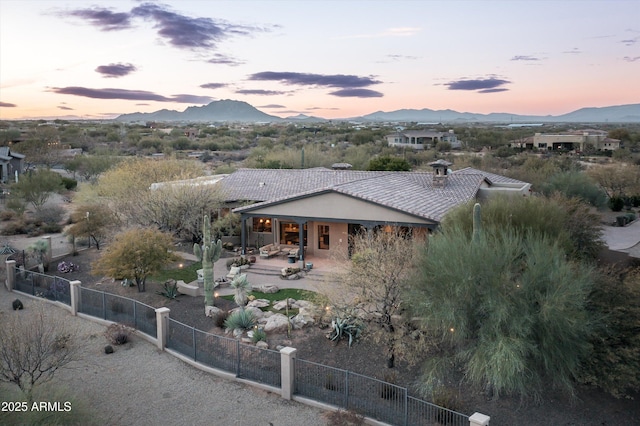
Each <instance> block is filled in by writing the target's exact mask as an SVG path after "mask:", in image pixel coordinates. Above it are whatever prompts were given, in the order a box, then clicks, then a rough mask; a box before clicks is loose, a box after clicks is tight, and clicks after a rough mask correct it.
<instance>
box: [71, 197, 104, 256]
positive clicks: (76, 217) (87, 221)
mask: <svg viewBox="0 0 640 426" xmlns="http://www.w3.org/2000/svg"><path fill="white" fill-rule="evenodd" d="M71 221H72V222H73V224H72V225H71V226H69V228H67V230H66V233H67V234H68V235H71V236H72V237H73V238H74V241H75V239H76V238H79V237H85V238H87V239H89V241H91V240H93V241H94V243H95V244H96V249H97V250H100V244H101V243H102V242H103V241H104V240H105V239H106V238H107V236H108V235H109V231H110V229H112V228H114V227H115V226H116V225H117V220H116V217H115V215H114V214H113V213H112V212H111V210H109V208H108V207H105V206H104V205H101V204H83V205H80V206H78V207H76V208H75V209H74V211H73V213H71Z"/></svg>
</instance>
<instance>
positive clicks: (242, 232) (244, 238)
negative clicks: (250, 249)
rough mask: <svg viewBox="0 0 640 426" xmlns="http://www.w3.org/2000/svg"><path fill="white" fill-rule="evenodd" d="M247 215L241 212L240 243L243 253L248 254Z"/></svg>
mask: <svg viewBox="0 0 640 426" xmlns="http://www.w3.org/2000/svg"><path fill="white" fill-rule="evenodd" d="M246 223H247V217H246V216H245V215H244V214H242V213H240V244H241V247H242V251H241V252H240V254H241V255H243V256H244V255H245V254H247V230H246Z"/></svg>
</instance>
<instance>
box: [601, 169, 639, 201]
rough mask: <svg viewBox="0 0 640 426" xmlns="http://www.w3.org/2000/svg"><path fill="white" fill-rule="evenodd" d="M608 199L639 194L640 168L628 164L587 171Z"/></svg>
mask: <svg viewBox="0 0 640 426" xmlns="http://www.w3.org/2000/svg"><path fill="white" fill-rule="evenodd" d="M588 174H589V176H591V177H592V178H593V179H594V180H595V181H596V182H597V183H598V185H600V187H601V188H602V190H603V191H604V192H606V194H607V196H608V197H609V198H614V197H625V196H629V195H635V194H640V168H638V167H637V166H635V165H628V164H622V163H617V164H611V165H607V166H598V167H592V168H590V169H589V171H588Z"/></svg>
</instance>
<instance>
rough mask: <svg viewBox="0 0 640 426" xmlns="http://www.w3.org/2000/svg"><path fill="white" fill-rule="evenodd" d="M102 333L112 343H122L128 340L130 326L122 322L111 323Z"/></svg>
mask: <svg viewBox="0 0 640 426" xmlns="http://www.w3.org/2000/svg"><path fill="white" fill-rule="evenodd" d="M104 335H105V337H106V338H107V340H108V341H109V343H111V344H112V345H124V344H125V343H127V342H128V341H129V337H130V336H131V328H129V327H127V326H126V325H124V324H111V325H110V326H109V327H107V330H106V331H105V332H104Z"/></svg>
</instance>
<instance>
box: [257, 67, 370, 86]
mask: <svg viewBox="0 0 640 426" xmlns="http://www.w3.org/2000/svg"><path fill="white" fill-rule="evenodd" d="M249 80H254V81H280V82H282V83H284V84H291V85H302V86H324V87H341V88H356V87H367V86H371V85H373V84H379V83H382V82H381V81H379V80H374V79H373V78H371V77H358V76H356V75H343V74H334V75H322V74H308V73H299V72H274V71H264V72H259V73H256V74H252V75H250V76H249Z"/></svg>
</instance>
